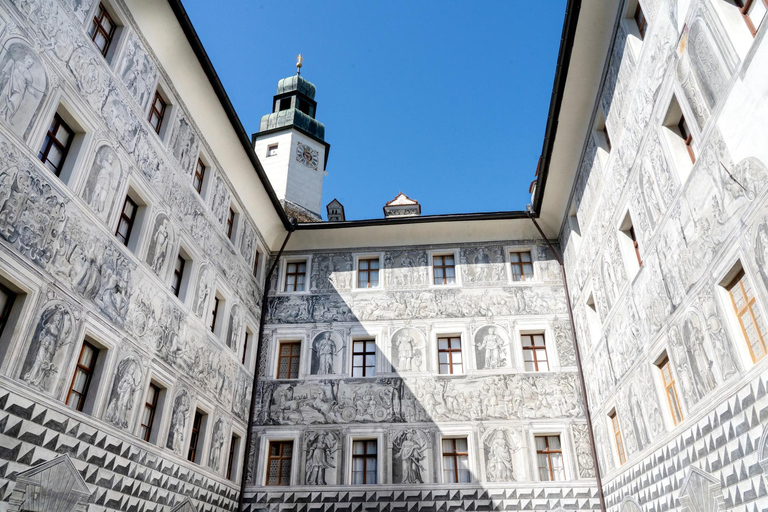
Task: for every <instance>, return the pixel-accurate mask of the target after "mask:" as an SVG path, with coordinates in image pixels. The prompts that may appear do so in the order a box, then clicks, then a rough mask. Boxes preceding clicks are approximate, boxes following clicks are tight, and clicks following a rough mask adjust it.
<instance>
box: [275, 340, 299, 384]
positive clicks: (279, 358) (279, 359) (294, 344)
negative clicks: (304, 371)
mask: <svg viewBox="0 0 768 512" xmlns="http://www.w3.org/2000/svg"><path fill="white" fill-rule="evenodd" d="M289 345H290V346H291V351H290V353H288V354H283V347H284V346H289ZM294 347H298V354H294V353H293V348H294ZM283 359H287V360H288V365H287V366H286V368H287V369H288V375H287V376H283V375H282V374H281V373H280V368H281V366H282V365H281V362H282V361H283ZM294 359H296V360H297V363H296V376H295V377H293V376H292V375H291V369H292V368H293V360H294ZM300 369H301V342H300V341H281V342H280V343H278V345H277V372H275V373H276V374H277V377H276V378H278V379H298V378H299V370H300Z"/></svg>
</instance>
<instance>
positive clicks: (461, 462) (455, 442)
mask: <svg viewBox="0 0 768 512" xmlns="http://www.w3.org/2000/svg"><path fill="white" fill-rule="evenodd" d="M442 445H443V446H442V448H443V483H446V484H459V483H468V482H470V481H471V478H470V472H469V445H468V443H467V438H466V437H459V438H455V439H443V442H442Z"/></svg>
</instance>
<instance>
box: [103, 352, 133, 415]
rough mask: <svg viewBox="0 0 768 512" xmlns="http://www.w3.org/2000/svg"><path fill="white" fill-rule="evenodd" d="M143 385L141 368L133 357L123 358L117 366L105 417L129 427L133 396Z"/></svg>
mask: <svg viewBox="0 0 768 512" xmlns="http://www.w3.org/2000/svg"><path fill="white" fill-rule="evenodd" d="M140 385H141V368H140V367H139V363H138V362H137V361H136V360H135V359H133V358H126V359H123V360H122V361H121V362H120V364H119V365H118V367H117V375H116V376H115V381H114V384H113V385H112V392H111V393H110V396H109V405H108V406H107V412H106V414H105V415H104V419H105V420H107V421H108V422H110V423H112V424H113V425H116V426H118V427H120V428H127V427H128V423H129V421H130V412H131V410H132V409H133V402H134V400H133V398H134V396H135V395H136V392H137V391H138V390H139V386H140Z"/></svg>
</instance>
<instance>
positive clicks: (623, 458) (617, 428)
mask: <svg viewBox="0 0 768 512" xmlns="http://www.w3.org/2000/svg"><path fill="white" fill-rule="evenodd" d="M608 418H610V420H611V426H612V427H613V439H614V442H615V443H616V453H617V454H618V455H619V465H620V466H623V465H624V464H626V463H627V454H626V452H625V451H624V441H623V440H622V438H621V425H620V424H619V416H618V414H616V411H612V412H611V413H610V414H608Z"/></svg>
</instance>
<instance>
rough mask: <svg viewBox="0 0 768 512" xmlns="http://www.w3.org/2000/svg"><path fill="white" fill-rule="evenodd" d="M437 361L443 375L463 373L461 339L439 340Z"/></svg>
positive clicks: (448, 338) (454, 337) (456, 337)
mask: <svg viewBox="0 0 768 512" xmlns="http://www.w3.org/2000/svg"><path fill="white" fill-rule="evenodd" d="M437 360H438V363H439V365H440V368H439V372H440V373H441V374H454V373H463V372H464V365H463V364H462V359H461V338H460V337H458V336H451V337H445V338H437Z"/></svg>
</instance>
